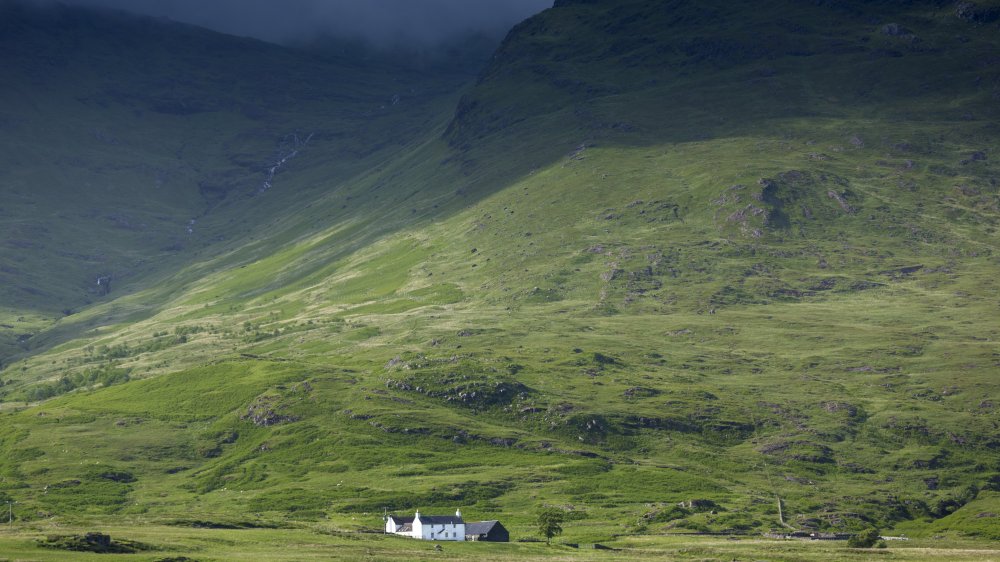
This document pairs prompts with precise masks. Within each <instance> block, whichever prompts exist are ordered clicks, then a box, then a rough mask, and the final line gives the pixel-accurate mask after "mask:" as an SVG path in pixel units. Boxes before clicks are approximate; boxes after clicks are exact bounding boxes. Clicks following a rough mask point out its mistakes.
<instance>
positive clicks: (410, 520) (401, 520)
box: [389, 515, 413, 525]
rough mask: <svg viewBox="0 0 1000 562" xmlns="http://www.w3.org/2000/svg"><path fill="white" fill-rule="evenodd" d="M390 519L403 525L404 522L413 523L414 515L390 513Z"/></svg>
mask: <svg viewBox="0 0 1000 562" xmlns="http://www.w3.org/2000/svg"><path fill="white" fill-rule="evenodd" d="M389 519H392V520H393V521H395V522H396V523H399V524H400V525H403V524H406V523H413V516H412V515H411V516H409V517H402V516H399V515H390V516H389Z"/></svg>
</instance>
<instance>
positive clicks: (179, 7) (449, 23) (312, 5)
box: [43, 0, 552, 45]
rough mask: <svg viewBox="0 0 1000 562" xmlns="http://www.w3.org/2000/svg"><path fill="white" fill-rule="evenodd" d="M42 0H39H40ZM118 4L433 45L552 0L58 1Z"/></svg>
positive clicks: (279, 36)
mask: <svg viewBox="0 0 1000 562" xmlns="http://www.w3.org/2000/svg"><path fill="white" fill-rule="evenodd" d="M43 1H44V0H43ZM62 2H63V3H65V4H73V5H85V6H97V7H103V8H113V9H120V10H125V11H129V12H133V13H139V14H146V15H151V16H162V17H167V18H170V19H172V20H176V21H181V22H185V23H191V24H195V25H199V26H203V27H207V28H210V29H214V30H217V31H221V32H224V33H230V34H233V35H243V36H249V37H256V38H259V39H263V40H265V41H271V42H276V43H289V42H304V41H308V40H310V39H313V38H315V37H318V36H322V35H333V36H338V37H345V38H361V39H366V40H369V41H372V42H375V43H378V44H383V45H386V44H399V43H424V44H433V43H438V42H441V41H444V40H447V39H449V38H451V37H454V36H456V35H459V34H462V33H466V32H493V33H500V32H502V31H504V30H506V29H507V28H509V27H510V26H512V25H514V24H515V23H517V22H518V21H521V20H523V19H524V18H527V17H529V16H531V15H533V14H535V13H537V12H539V11H541V10H544V9H545V8H548V7H550V6H551V5H552V0H208V1H206V0H62Z"/></svg>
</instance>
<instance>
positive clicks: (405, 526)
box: [398, 521, 413, 533]
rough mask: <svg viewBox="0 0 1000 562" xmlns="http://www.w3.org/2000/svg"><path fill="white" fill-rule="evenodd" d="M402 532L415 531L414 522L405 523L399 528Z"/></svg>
mask: <svg viewBox="0 0 1000 562" xmlns="http://www.w3.org/2000/svg"><path fill="white" fill-rule="evenodd" d="M398 532H400V533H410V532H413V522H412V521H411V522H409V523H403V526H401V527H400V528H399V531H398Z"/></svg>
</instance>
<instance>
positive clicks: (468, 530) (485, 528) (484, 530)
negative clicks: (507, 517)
mask: <svg viewBox="0 0 1000 562" xmlns="http://www.w3.org/2000/svg"><path fill="white" fill-rule="evenodd" d="M497 523H499V521H476V522H474V523H466V524H465V534H466V535H488V534H490V531H492V530H493V527H496V525H497Z"/></svg>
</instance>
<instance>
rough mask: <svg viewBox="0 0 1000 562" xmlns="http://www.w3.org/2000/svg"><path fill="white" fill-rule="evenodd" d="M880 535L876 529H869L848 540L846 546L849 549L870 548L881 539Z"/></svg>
mask: <svg viewBox="0 0 1000 562" xmlns="http://www.w3.org/2000/svg"><path fill="white" fill-rule="evenodd" d="M881 534H882V532H881V531H879V530H878V529H876V528H874V527H869V528H868V529H865V530H864V531H861V532H860V533H858V534H856V535H854V536H852V537H851V538H850V539H848V540H847V546H849V547H851V548H871V547H873V546H875V543H877V542H878V541H879V540H881V539H882V537H881Z"/></svg>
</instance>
